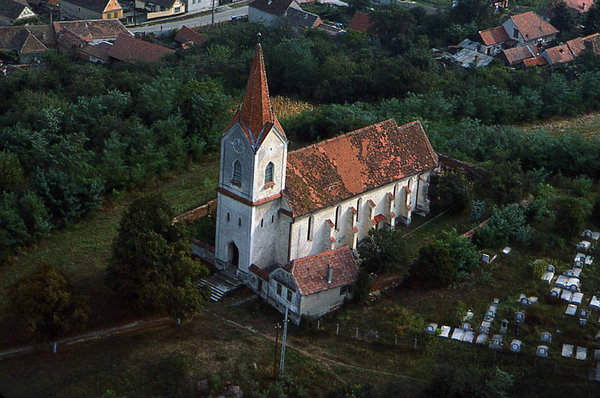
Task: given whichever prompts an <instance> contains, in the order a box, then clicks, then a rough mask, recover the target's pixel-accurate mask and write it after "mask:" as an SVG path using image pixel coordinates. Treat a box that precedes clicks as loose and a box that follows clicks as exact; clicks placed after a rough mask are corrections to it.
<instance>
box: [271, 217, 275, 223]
mask: <svg viewBox="0 0 600 398" xmlns="http://www.w3.org/2000/svg"><path fill="white" fill-rule="evenodd" d="M274 221H275V216H274V215H272V216H271V224H272V223H273V222H274Z"/></svg>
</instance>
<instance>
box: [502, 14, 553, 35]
mask: <svg viewBox="0 0 600 398" xmlns="http://www.w3.org/2000/svg"><path fill="white" fill-rule="evenodd" d="M511 19H512V21H513V23H514V24H515V26H516V27H517V29H518V30H519V32H520V33H521V36H523V38H524V39H525V41H530V40H536V39H540V38H542V37H545V36H549V35H553V34H555V33H558V29H556V28H555V27H554V26H552V25H550V23H548V22H546V21H544V20H543V19H542V18H541V17H540V16H539V15H537V14H536V13H535V12H533V11H528V12H525V13H523V14H518V15H513V16H512V17H511Z"/></svg>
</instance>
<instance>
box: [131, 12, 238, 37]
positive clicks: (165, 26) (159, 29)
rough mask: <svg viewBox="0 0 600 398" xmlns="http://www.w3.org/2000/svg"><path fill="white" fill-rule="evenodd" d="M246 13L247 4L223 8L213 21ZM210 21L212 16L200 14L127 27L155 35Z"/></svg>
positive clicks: (228, 18) (224, 19)
mask: <svg viewBox="0 0 600 398" xmlns="http://www.w3.org/2000/svg"><path fill="white" fill-rule="evenodd" d="M247 15H248V6H243V7H239V8H233V9H225V10H223V11H221V12H216V13H215V22H224V21H230V20H231V18H233V17H244V16H247ZM211 23H212V16H211V15H210V14H208V15H200V16H197V17H193V18H188V19H183V20H178V21H173V22H169V20H165V21H164V23H162V24H156V25H150V26H139V27H135V28H129V30H130V31H132V32H133V33H142V32H143V33H154V34H156V35H159V36H160V35H161V34H166V33H168V32H170V31H171V30H173V29H181V27H182V26H183V25H185V26H188V27H196V26H205V25H210V24H211Z"/></svg>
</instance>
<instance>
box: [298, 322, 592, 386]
mask: <svg viewBox="0 0 600 398" xmlns="http://www.w3.org/2000/svg"><path fill="white" fill-rule="evenodd" d="M306 326H307V325H305V327H306ZM305 333H309V334H312V335H315V336H321V337H330V338H334V339H340V340H343V341H344V342H346V343H350V344H357V343H360V344H377V345H379V346H381V347H384V348H388V349H390V350H395V351H397V352H404V353H407V352H408V353H413V354H414V355H424V354H425V353H426V352H427V350H428V347H429V346H430V345H432V344H438V347H439V346H440V345H441V347H443V352H444V356H445V357H446V358H447V359H448V360H449V361H451V358H452V357H453V356H464V354H470V356H471V357H473V358H477V360H478V362H479V363H482V364H489V365H493V366H502V365H509V366H517V367H521V368H528V369H533V371H535V372H536V373H540V374H550V375H556V376H563V377H566V378H568V379H570V380H572V381H584V380H589V379H590V377H591V376H592V373H593V368H594V367H595V366H596V365H598V363H597V362H596V361H595V360H594V358H593V357H594V350H593V348H592V349H591V350H590V349H588V358H587V360H584V361H582V360H576V359H574V358H563V357H561V356H560V351H561V348H560V347H559V346H558V345H554V346H553V345H550V351H551V352H552V353H553V354H552V355H551V356H550V357H547V358H544V357H538V356H537V355H536V348H537V347H534V346H530V347H527V346H523V347H522V351H521V352H520V353H513V352H511V351H510V350H508V348H506V347H508V346H509V343H510V337H508V336H505V346H504V348H503V349H502V350H493V349H490V348H489V346H488V344H481V345H478V344H471V343H467V342H462V341H457V340H452V339H451V338H450V337H448V338H441V337H439V336H431V335H428V334H426V333H425V332H423V333H407V334H402V335H399V334H395V333H391V332H389V331H379V330H374V329H367V328H364V327H362V328H361V327H358V326H353V325H348V324H340V323H332V322H327V321H323V320H315V321H314V322H312V323H311V324H310V325H308V327H307V328H306V329H305ZM490 337H491V336H490ZM507 337H508V339H507ZM432 351H433V350H432ZM590 351H591V352H590Z"/></svg>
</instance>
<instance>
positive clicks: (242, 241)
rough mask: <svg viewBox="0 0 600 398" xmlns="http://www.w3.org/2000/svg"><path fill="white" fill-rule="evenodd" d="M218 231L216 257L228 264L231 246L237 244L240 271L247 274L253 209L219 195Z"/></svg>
mask: <svg viewBox="0 0 600 398" xmlns="http://www.w3.org/2000/svg"><path fill="white" fill-rule="evenodd" d="M217 198H218V199H217V231H216V240H215V257H216V258H217V260H220V261H222V262H227V261H229V260H231V259H230V258H229V244H230V243H231V242H233V243H235V245H236V246H237V248H238V250H239V266H240V271H242V272H244V273H247V272H248V266H249V265H250V232H251V228H252V225H251V223H250V222H249V221H250V220H252V207H251V206H248V205H245V204H243V203H240V202H238V201H237V200H235V199H232V198H230V197H229V196H226V195H223V194H222V193H219V194H218V195H217ZM227 213H229V221H228V220H227Z"/></svg>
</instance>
